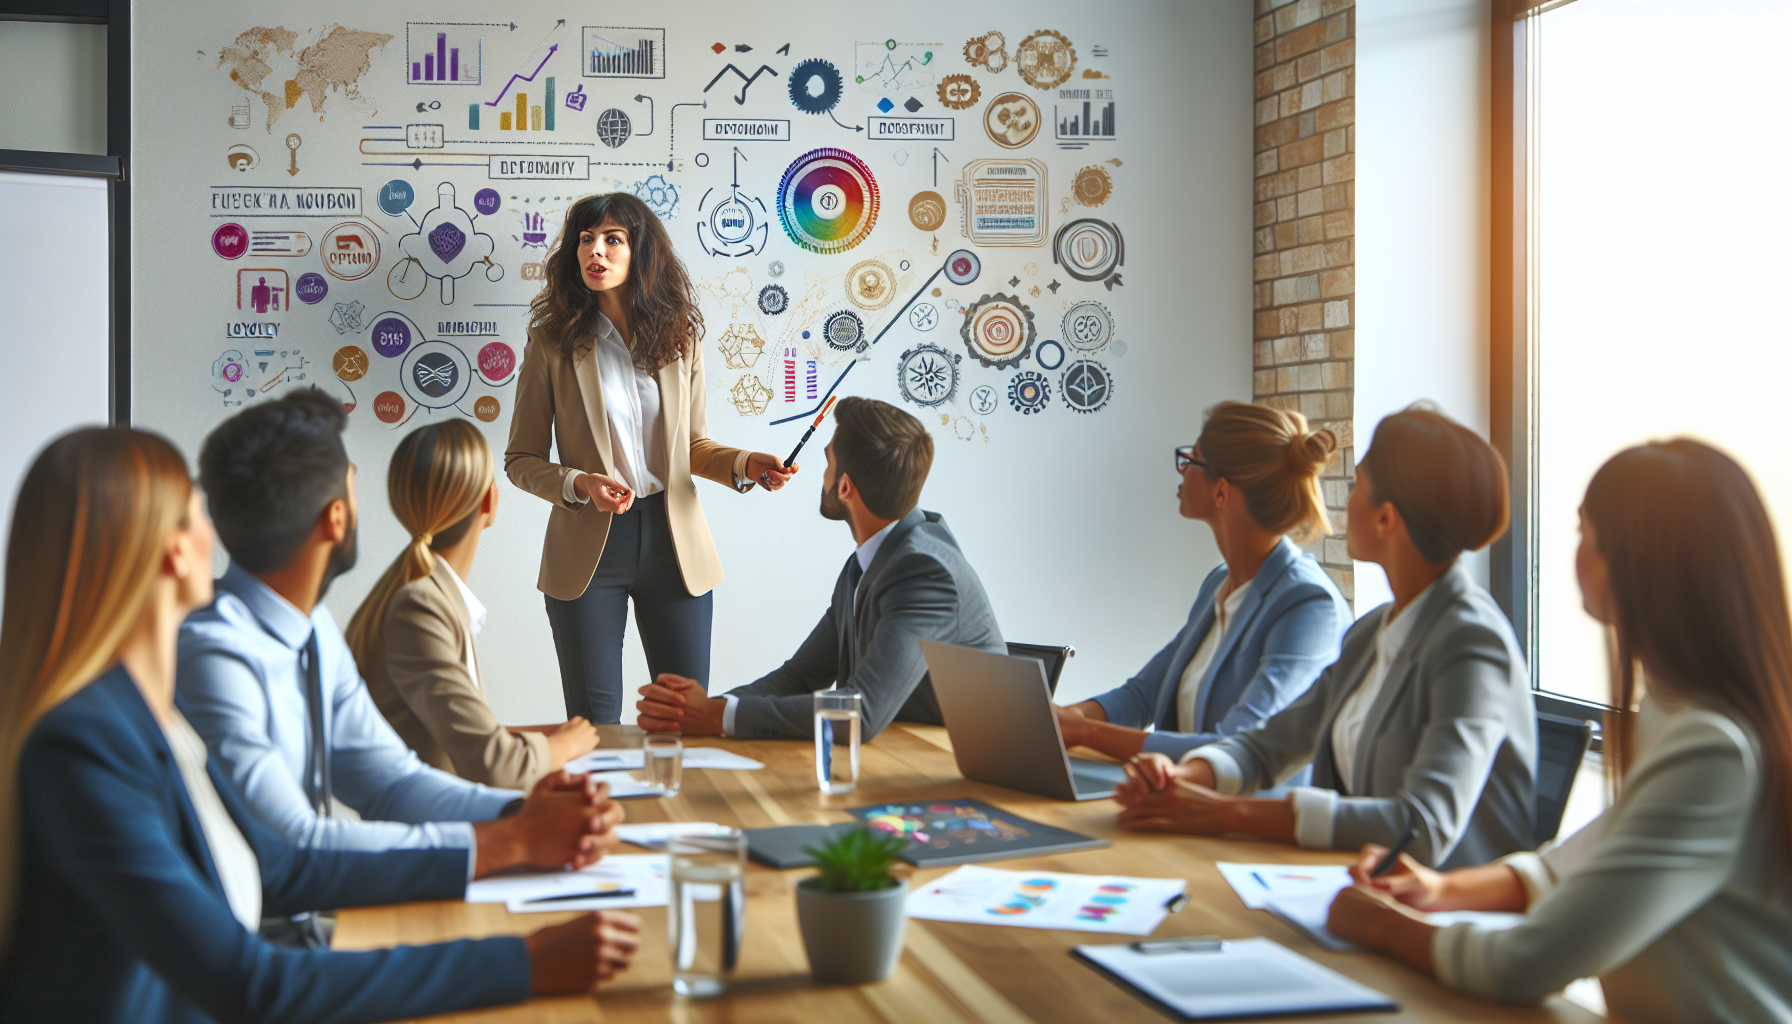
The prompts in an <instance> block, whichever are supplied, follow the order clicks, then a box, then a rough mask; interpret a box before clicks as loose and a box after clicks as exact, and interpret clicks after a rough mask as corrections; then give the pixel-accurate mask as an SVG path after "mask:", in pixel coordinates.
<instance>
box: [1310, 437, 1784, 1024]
mask: <svg viewBox="0 0 1792 1024" xmlns="http://www.w3.org/2000/svg"><path fill="white" fill-rule="evenodd" d="M1580 517H1581V541H1580V551H1579V553H1578V554H1577V555H1576V557H1575V572H1576V575H1577V576H1578V577H1579V579H1580V589H1581V601H1582V604H1583V606H1584V607H1585V608H1586V610H1587V614H1589V615H1591V616H1593V618H1595V619H1597V620H1599V621H1600V622H1603V623H1605V624H1607V625H1608V626H1610V627H1611V628H1612V631H1613V632H1614V633H1615V634H1616V640H1617V643H1616V645H1615V646H1616V650H1617V663H1616V665H1615V666H1614V669H1615V671H1614V673H1613V676H1614V678H1613V691H1614V692H1613V693H1612V704H1613V705H1614V708H1615V710H1614V711H1613V712H1611V713H1609V714H1608V715H1607V720H1606V730H1605V763H1606V769H1607V772H1608V774H1610V775H1611V777H1612V781H1613V783H1614V784H1616V786H1617V793H1618V796H1617V801H1616V802H1615V803H1614V804H1613V805H1612V806H1611V808H1610V809H1609V810H1607V811H1606V812H1605V813H1604V814H1602V815H1600V816H1599V817H1598V818H1596V819H1594V821H1593V822H1592V823H1591V824H1589V825H1587V826H1586V827H1585V828H1583V829H1581V830H1580V831H1579V832H1576V833H1575V834H1574V835H1572V836H1569V837H1568V838H1567V839H1566V840H1564V841H1563V842H1562V843H1561V844H1560V845H1558V846H1555V847H1553V848H1551V849H1549V850H1547V851H1546V852H1544V853H1542V854H1534V853H1519V854H1514V855H1512V856H1510V857H1506V858H1504V859H1503V860H1501V861H1499V862H1498V863H1495V864H1489V865H1486V866H1484V867H1478V868H1465V869H1463V870H1460V871H1447V872H1436V871H1431V870H1428V869H1426V868H1425V867H1424V866H1423V865H1420V864H1417V863H1414V862H1413V861H1412V860H1411V859H1410V858H1406V857H1402V858H1401V859H1400V863H1399V866H1398V867H1397V868H1396V869H1395V870H1394V871H1392V872H1390V873H1389V874H1387V875H1384V876H1382V877H1381V878H1370V877H1369V872H1370V871H1371V870H1372V866H1373V865H1374V864H1375V863H1376V862H1378V861H1379V860H1381V858H1382V857H1383V856H1384V855H1385V854H1386V852H1387V851H1386V850H1385V849H1383V848H1382V847H1380V846H1368V847H1365V848H1364V850H1363V856H1362V858H1361V859H1360V860H1359V861H1358V862H1357V865H1356V866H1355V867H1354V868H1353V869H1352V872H1351V873H1352V875H1353V877H1355V878H1356V880H1357V881H1358V883H1359V885H1358V886H1357V887H1356V888H1353V889H1347V890H1345V891H1344V892H1342V893H1340V894H1339V896H1338V899H1337V901H1336V902H1335V903H1333V905H1332V912H1331V923H1330V928H1331V930H1332V931H1333V932H1334V933H1336V934H1338V935H1339V936H1341V937H1343V938H1346V939H1350V940H1352V941H1355V942H1358V943H1361V944H1363V945H1366V946H1370V947H1372V948H1375V949H1379V950H1383V951H1386V952H1389V953H1392V954H1394V955H1395V956H1397V957H1399V958H1400V959H1402V960H1405V961H1407V962H1408V963H1410V964H1412V965H1413V966H1415V967H1417V968H1418V969H1420V970H1422V971H1425V972H1426V973H1429V974H1435V975H1436V976H1437V978H1438V980H1440V981H1442V982H1443V983H1444V984H1445V985H1447V986H1449V987H1451V988H1454V989H1457V990H1459V991H1462V992H1467V993H1469V994H1471V995H1476V996H1480V997H1482V998H1484V999H1494V1000H1499V1001H1501V1002H1530V1001H1534V1000H1536V999H1539V998H1541V997H1542V996H1544V995H1545V994H1547V993H1549V992H1553V991H1555V990H1556V989H1559V988H1561V987H1562V986H1563V985H1565V984H1567V983H1568V982H1570V981H1573V980H1574V979H1576V978H1584V977H1588V976H1597V977H1598V978H1599V979H1600V982H1601V983H1602V985H1603V986H1604V988H1605V1000H1606V1005H1607V1006H1608V1007H1609V1008H1610V1009H1611V1011H1612V1012H1613V1013H1614V1014H1617V1015H1620V1016H1622V1017H1624V1018H1625V1019H1627V1020H1635V1021H1703V1020H1724V1021H1765V1020H1792V885H1789V884H1788V883H1789V882H1792V870H1789V869H1792V835H1789V834H1788V830H1787V823H1788V822H1792V617H1789V612H1788V609H1787V603H1786V583H1785V577H1784V573H1783V571H1782V569H1781V562H1780V551H1779V544H1778V543H1777V542H1776V541H1775V539H1774V532H1773V525H1772V522H1771V521H1770V520H1769V519H1768V517H1767V509H1766V508H1765V507H1764V506H1763V505H1762V503H1761V497H1760V495H1759V494H1758V493H1757V492H1756V490H1755V486H1754V484H1753V483H1752V482H1751V481H1750V480H1749V477H1748V473H1747V472H1746V471H1744V470H1743V468H1742V467H1741V466H1739V465H1737V464H1736V462H1735V461H1734V460H1732V459H1731V458H1730V457H1729V456H1727V455H1725V454H1723V453H1722V452H1720V451H1717V450H1716V449H1714V448H1711V447H1709V446H1708V445H1704V444H1700V443H1699V442H1697V441H1690V440H1684V439H1681V440H1675V441H1668V442H1664V443H1653V444H1645V445H1640V446H1638V447H1636V448H1631V449H1629V450H1628V451H1624V452H1620V453H1619V454H1618V455H1616V456H1614V457H1613V458H1612V459H1611V461H1610V462H1607V463H1606V464H1605V465H1604V466H1603V467H1601V468H1600V470H1599V472H1598V473H1596V474H1594V476H1593V482H1592V483H1591V484H1589V485H1588V487H1587V496H1586V500H1585V501H1584V502H1583V503H1582V505H1581V510H1580ZM1645 682H1646V684H1647V685H1646V686H1645V685H1643V684H1644V683H1645ZM1639 697H1640V698H1641V700H1640V705H1639V701H1638V698H1639ZM1431 910H1500V911H1510V912H1522V913H1524V914H1525V921H1524V923H1522V924H1520V925H1518V926H1517V927H1515V928H1511V929H1507V930H1503V931H1502V930H1492V929H1487V928H1484V927H1481V926H1479V925H1476V924H1474V923H1459V924H1455V925H1452V926H1450V927H1446V928H1438V927H1435V926H1433V925H1431V924H1429V923H1427V922H1426V921H1425V920H1424V917H1423V916H1422V912H1424V911H1431Z"/></svg>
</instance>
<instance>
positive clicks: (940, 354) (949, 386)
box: [896, 343, 964, 408]
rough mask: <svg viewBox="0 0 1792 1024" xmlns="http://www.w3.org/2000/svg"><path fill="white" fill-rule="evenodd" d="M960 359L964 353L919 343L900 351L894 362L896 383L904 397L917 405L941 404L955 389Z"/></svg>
mask: <svg viewBox="0 0 1792 1024" xmlns="http://www.w3.org/2000/svg"><path fill="white" fill-rule="evenodd" d="M963 361H964V357H963V356H960V355H954V354H952V353H950V352H947V351H946V350H945V349H943V348H940V347H939V346H938V345H932V344H927V343H922V344H921V345H919V346H917V347H915V348H911V349H909V350H908V351H907V352H904V353H902V359H901V361H899V362H898V363H897V364H896V386H897V387H898V388H900V389H901V390H902V397H903V398H905V399H907V400H908V401H910V402H913V403H914V404H916V405H919V406H924V407H928V408H932V407H933V406H936V405H943V404H945V403H946V402H947V401H950V400H951V398H952V396H953V395H955V394H957V393H958V364H959V363H961V362H963Z"/></svg>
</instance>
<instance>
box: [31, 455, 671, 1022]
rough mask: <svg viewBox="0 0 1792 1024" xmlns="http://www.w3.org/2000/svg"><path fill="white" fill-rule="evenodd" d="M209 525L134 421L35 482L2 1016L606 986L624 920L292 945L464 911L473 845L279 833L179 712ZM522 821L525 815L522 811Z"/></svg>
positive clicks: (353, 1012) (186, 1014)
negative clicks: (395, 919) (420, 909)
mask: <svg viewBox="0 0 1792 1024" xmlns="http://www.w3.org/2000/svg"><path fill="white" fill-rule="evenodd" d="M211 564H212V530H211V525H210V524H209V523H208V522H207V521H206V518H205V513H204V511H203V510H202V509H201V508H200V502H199V496H198V493H197V491H195V489H194V488H193V485H192V481H191V479H190V478H189V477H188V476H187V468H186V464H185V463H184V461H183V460H182V459H181V456H180V453H179V452H178V451H176V450H175V448H174V446H173V445H171V444H169V443H168V442H167V441H166V440H164V439H163V438H161V437H159V436H157V435H155V434H149V433H145V432H143V431H138V430H132V429H130V428H127V427H112V428H91V429H87V430H78V431H75V432H74V433H72V434H67V435H64V436H63V437H61V438H58V439H57V440H55V441H53V442H51V443H50V446H49V447H48V448H46V449H45V450H44V451H43V452H42V453H41V454H39V455H38V457H37V459H36V460H35V461H34V462H33V463H32V465H31V468H30V470H29V471H27V472H26V474H25V479H24V482H23V483H22V484H21V485H20V486H19V495H18V500H17V501H16V502H15V503H14V506H13V517H12V534H11V537H10V539H9V540H8V544H7V549H6V591H5V596H6V605H5V615H4V619H0V1020H7V1021H38V1020H80V1021H100V1022H115V1024H135V1022H138V1021H163V1022H175V1024H185V1022H194V1024H198V1022H201V1021H270V1022H271V1021H317V1020H324V1019H329V1020H335V1021H344V1022H348V1021H375V1020H392V1019H395V1018H409V1017H422V1016H428V1015H431V1014H438V1013H451V1012H454V1011H457V1010H465V1009H472V1008H474V1007H480V1006H490V1005H494V1004H497V1003H507V1002H516V1001H518V1000H521V999H524V998H526V997H527V996H528V995H529V994H530V993H531V992H538V993H547V992H565V993H572V992H589V991H590V990H591V987H592V986H593V985H594V984H596V983H597V982H598V981H599V980H603V979H607V978H610V977H612V976H613V975H614V974H615V973H616V972H617V971H619V970H621V969H623V968H624V967H625V966H626V965H627V964H628V961H629V959H630V958H631V957H632V955H633V953H634V949H635V944H636V939H635V935H636V931H637V927H638V922H637V921H636V919H635V917H634V915H632V914H628V913H623V912H616V911H611V912H607V913H603V914H597V915H595V916H592V915H586V916H581V917H579V918H576V919H574V920H572V921H569V922H567V923H565V924H560V925H553V926H550V927H547V928H542V929H539V930H537V931H535V932H534V933H533V934H530V935H528V936H510V935H507V936H502V937H496V938H486V939H477V940H472V941H461V942H445V943H438V944H435V945H424V946H400V947H397V948H394V949H382V950H367V951H364V952H337V951H335V950H329V949H307V950H295V949H276V948H275V947H274V946H272V945H270V944H269V943H268V942H267V941H266V940H264V939H262V938H261V937H260V936H259V935H258V934H257V933H256V928H257V926H258V925H259V924H260V922H261V916H262V914H263V913H267V914H269V915H271V916H278V915H289V914H294V913H298V912H300V911H312V910H320V909H327V908H333V907H353V906H363V905H367V904H372V903H402V902H406V901H409V900H451V899H452V900H458V899H460V898H461V896H462V895H463V894H464V893H465V892H466V885H467V879H468V875H469V867H470V865H469V862H468V851H466V850H461V849H430V850H388V851H385V852H381V853H358V852H346V851H337V850H316V849H304V848H300V847H298V846H295V845H293V844H292V843H291V842H289V841H288V840H287V839H285V838H284V837H283V836H281V835H279V834H278V833H276V832H274V831H273V830H272V829H270V828H268V827H267V826H266V825H264V824H262V823H261V820H260V819H259V818H257V817H256V816H255V815H254V814H253V813H252V812H250V810H249V808H248V806H247V805H246V804H244V803H243V800H242V798H241V797H240V796H239V795H238V794H237V791H236V789H235V788H234V787H233V786H232V785H231V784H230V780H229V778H228V777H227V776H226V775H225V773H224V771H223V770H222V769H221V768H219V767H218V764H217V761H216V759H215V758H212V757H210V756H209V755H208V753H207V750H206V746H205V743H204V741H202V740H201V739H200V738H199V734H198V733H197V732H195V731H194V730H193V727H192V726H191V725H189V724H188V723H187V720H186V718H185V717H184V716H183V715H182V714H181V712H180V710H179V709H178V708H177V707H176V706H175V702H174V662H175V637H176V634H177V632H178V631H179V629H180V624H181V620H182V619H183V618H185V617H186V616H187V614H188V613H189V612H191V611H193V610H194V609H195V608H199V607H203V606H205V605H207V604H210V603H211V601H212V575H211ZM523 813H525V814H526V813H528V812H527V811H524V812H523Z"/></svg>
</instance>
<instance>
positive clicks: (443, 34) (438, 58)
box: [405, 21, 485, 85]
mask: <svg viewBox="0 0 1792 1024" xmlns="http://www.w3.org/2000/svg"><path fill="white" fill-rule="evenodd" d="M484 51H485V41H484V40H482V39H480V38H479V36H478V34H477V33H474V32H471V31H468V27H467V26H464V25H444V24H441V23H439V22H427V21H413V22H410V23H409V24H407V25H406V26H405V64H406V66H407V67H408V68H409V71H408V73H407V75H406V81H407V82H408V83H409V84H411V85H479V84H480V81H481V78H482V72H483V64H484Z"/></svg>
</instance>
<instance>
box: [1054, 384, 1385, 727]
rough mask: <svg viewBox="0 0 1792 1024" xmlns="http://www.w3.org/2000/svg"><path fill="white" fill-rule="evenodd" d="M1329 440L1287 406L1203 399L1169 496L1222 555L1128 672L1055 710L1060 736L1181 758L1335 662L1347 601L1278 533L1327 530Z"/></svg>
mask: <svg viewBox="0 0 1792 1024" xmlns="http://www.w3.org/2000/svg"><path fill="white" fill-rule="evenodd" d="M1337 449H1338V439H1337V437H1336V435H1334V434H1333V433H1332V432H1331V431H1329V430H1309V429H1308V427H1307V418H1306V417H1305V416H1302V415H1301V414H1300V413H1298V412H1283V411H1281V410H1279V409H1271V408H1268V407H1266V406H1261V405H1248V404H1246V403H1243V402H1221V403H1220V404H1219V405H1216V406H1214V407H1213V408H1212V409H1210V410H1208V412H1207V422H1206V423H1205V424H1204V425H1203V426H1202V428H1201V437H1200V440H1199V441H1197V442H1196V443H1195V444H1193V445H1190V446H1188V447H1186V448H1178V449H1176V471H1177V472H1178V473H1179V474H1181V476H1182V486H1181V487H1178V488H1177V489H1176V497H1177V500H1178V501H1179V502H1180V503H1181V509H1180V511H1181V512H1182V515H1183V516H1184V517H1185V518H1188V519H1199V520H1201V521H1202V522H1205V523H1206V524H1207V525H1208V526H1209V527H1210V528H1212V530H1213V540H1214V543H1215V544H1216V545H1217V546H1218V547H1219V549H1220V554H1221V555H1222V556H1223V557H1224V558H1225V563H1224V564H1222V565H1218V566H1215V567H1214V569H1213V571H1212V572H1210V573H1208V574H1207V579H1206V580H1205V581H1204V582H1203V583H1202V584H1201V589H1200V592H1199V593H1198V594H1197V595H1196V597H1195V605H1194V607H1193V608H1191V609H1189V614H1188V621H1187V622H1185V623H1184V624H1183V626H1182V628H1181V629H1180V630H1178V631H1177V633H1176V636H1175V638H1174V639H1172V640H1171V641H1170V642H1169V644H1167V645H1165V647H1164V649H1163V650H1161V651H1158V652H1157V654H1156V656H1154V657H1153V658H1152V659H1151V660H1150V661H1149V662H1147V663H1146V664H1145V667H1144V668H1142V669H1140V670H1139V673H1138V674H1137V675H1135V676H1133V677H1132V678H1131V679H1128V680H1127V681H1126V682H1125V684H1123V685H1121V686H1119V687H1117V688H1115V689H1113V690H1109V691H1108V692H1107V693H1104V694H1101V695H1100V696H1098V697H1095V698H1092V699H1090V700H1086V701H1083V702H1082V703H1080V704H1073V705H1071V706H1070V707H1066V708H1059V709H1058V727H1059V730H1060V731H1061V732H1062V733H1063V735H1064V742H1065V743H1066V744H1067V745H1070V746H1084V747H1089V748H1090V749H1092V750H1099V751H1101V752H1102V753H1104V754H1107V755H1108V756H1110V757H1116V758H1119V759H1121V760H1125V759H1127V758H1129V757H1132V756H1133V755H1134V754H1137V753H1138V752H1139V751H1140V750H1150V751H1156V752H1158V753H1161V754H1166V755H1168V756H1170V757H1180V756H1181V755H1183V754H1185V753H1187V752H1189V751H1190V750H1193V749H1194V748H1196V747H1199V746H1202V745H1204V744H1207V743H1212V742H1213V741H1215V740H1217V739H1220V738H1221V737H1224V736H1232V735H1236V734H1237V733H1240V732H1243V731H1245V730H1247V729H1255V728H1257V727H1258V726H1260V725H1262V724H1263V723H1264V722H1265V721H1267V720H1268V719H1269V718H1270V716H1272V715H1274V714H1275V713H1276V712H1278V711H1280V710H1282V709H1283V708H1285V707H1287V706H1288V704H1289V703H1290V702H1291V701H1293V700H1294V699H1295V698H1296V697H1299V696H1300V695H1301V694H1303V693H1306V692H1307V687H1309V686H1312V685H1313V680H1315V679H1317V678H1319V673H1320V672H1323V671H1324V670H1325V666H1327V665H1330V664H1331V663H1332V662H1334V661H1336V660H1337V658H1338V641H1339V640H1340V639H1341V638H1342V637H1343V636H1344V630H1345V629H1347V628H1348V627H1349V626H1350V623H1351V618H1352V617H1351V614H1350V605H1348V604H1346V603H1345V601H1344V595H1342V594H1340V593H1338V588H1337V586H1336V585H1335V584H1334V583H1332V580H1331V577H1329V576H1327V575H1326V574H1325V570H1324V569H1321V568H1320V567H1319V563H1318V562H1315V561H1314V560H1313V556H1311V555H1308V554H1305V553H1303V552H1302V551H1301V550H1300V549H1299V548H1297V547H1295V546H1294V543H1293V542H1292V541H1290V540H1289V539H1288V537H1287V535H1288V534H1294V535H1295V536H1296V537H1298V538H1299V539H1300V540H1301V542H1302V543H1305V542H1307V541H1310V540H1312V539H1313V538H1315V537H1317V536H1320V535H1321V534H1324V533H1327V532H1329V523H1328V522H1327V519H1326V512H1325V499H1324V498H1323V496H1321V494H1320V493H1319V474H1320V472H1321V471H1322V470H1323V469H1324V468H1325V465H1326V463H1328V462H1330V461H1331V458H1332V455H1333V453H1334V452H1336V451H1337ZM1147 730H1151V731H1147Z"/></svg>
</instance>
